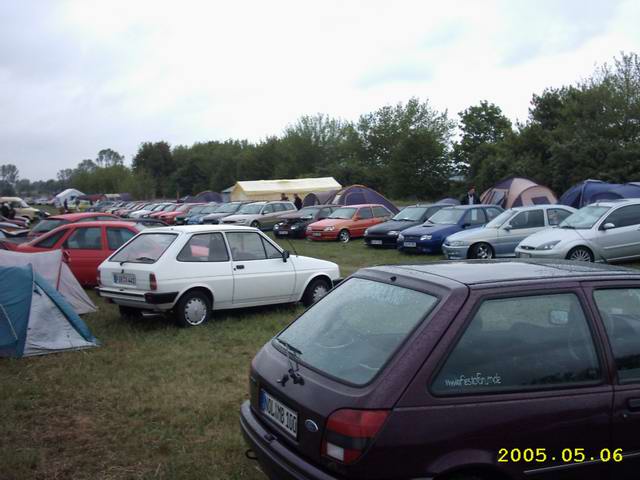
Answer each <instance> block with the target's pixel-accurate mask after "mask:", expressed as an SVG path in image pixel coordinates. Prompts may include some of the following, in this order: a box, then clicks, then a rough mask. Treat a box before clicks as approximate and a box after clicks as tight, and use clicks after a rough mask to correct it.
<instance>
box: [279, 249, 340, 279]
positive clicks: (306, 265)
mask: <svg viewBox="0 0 640 480" xmlns="http://www.w3.org/2000/svg"><path fill="white" fill-rule="evenodd" d="M289 259H290V260H291V261H293V266H294V267H295V269H296V271H302V270H324V271H326V270H334V271H335V274H334V276H332V280H335V279H336V278H338V277H339V276H340V267H339V266H338V264H336V263H333V262H329V261H327V260H320V259H319V258H313V257H305V256H303V255H295V254H294V253H291V257H289Z"/></svg>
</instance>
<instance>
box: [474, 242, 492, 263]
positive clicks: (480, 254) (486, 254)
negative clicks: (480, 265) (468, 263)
mask: <svg viewBox="0 0 640 480" xmlns="http://www.w3.org/2000/svg"><path fill="white" fill-rule="evenodd" d="M495 255H496V254H495V252H494V251H493V247H492V246H491V245H489V244H488V243H486V242H481V243H476V244H475V245H473V246H472V247H471V248H470V249H469V258H473V259H480V260H490V259H492V258H493V257H495Z"/></svg>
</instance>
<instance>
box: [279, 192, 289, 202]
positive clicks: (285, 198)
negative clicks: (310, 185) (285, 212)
mask: <svg viewBox="0 0 640 480" xmlns="http://www.w3.org/2000/svg"><path fill="white" fill-rule="evenodd" d="M280 201H282V202H288V201H289V197H287V196H286V195H285V194H284V193H281V194H280Z"/></svg>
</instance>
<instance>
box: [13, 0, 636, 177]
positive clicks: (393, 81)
mask: <svg viewBox="0 0 640 480" xmlns="http://www.w3.org/2000/svg"><path fill="white" fill-rule="evenodd" d="M0 19H2V28H1V29H0V112H1V114H0V164H5V163H13V164H15V165H16V166H17V167H18V168H19V170H20V176H21V178H29V179H31V180H41V179H47V178H55V175H56V172H57V171H58V170H61V169H64V168H73V167H75V166H76V165H77V164H78V163H79V162H80V161H81V160H83V159H85V158H95V157H96V154H97V152H98V151H100V150H101V149H103V148H111V149H113V150H116V151H118V152H120V153H121V154H123V155H124V156H125V158H126V162H127V163H129V162H130V161H131V158H132V157H133V156H134V155H135V153H136V151H137V149H138V146H139V145H140V143H142V142H146V141H160V140H165V141H168V142H169V143H170V144H172V145H191V144H193V143H194V142H203V141H210V140H226V139H228V138H234V139H248V140H250V141H254V142H257V141H260V140H261V139H264V138H265V137H266V136H269V135H278V134H280V133H281V132H282V131H283V130H284V128H285V127H286V126H287V125H288V124H292V123H294V122H295V121H296V120H297V119H298V118H299V117H300V116H302V115H313V114H316V113H325V114H328V115H330V116H332V117H337V118H342V119H345V120H356V119H357V118H358V116H359V115H361V114H364V113H367V112H371V111H374V110H376V109H378V108H380V107H382V106H384V105H389V104H396V103H398V102H405V101H407V100H408V99H409V98H411V97H418V98H420V99H421V100H423V101H424V100H428V101H429V102H430V104H431V105H432V107H434V108H436V109H437V110H439V111H444V110H446V111H447V112H448V114H449V116H450V117H451V118H455V119H457V114H458V113H459V112H461V111H462V110H464V109H465V108H468V107H469V106H472V105H477V104H479V102H480V101H481V100H488V101H489V102H493V103H495V104H496V105H498V106H499V107H500V108H501V109H502V110H503V112H504V114H505V115H507V116H508V117H509V118H510V119H511V120H512V121H514V122H515V121H517V120H520V121H524V120H526V118H527V112H528V108H529V102H530V100H531V97H532V95H533V94H534V93H541V92H542V91H543V90H544V89H545V88H547V87H560V86H562V85H569V84H574V83H576V82H577V81H580V80H581V79H585V78H587V77H589V76H590V75H591V74H592V73H593V72H594V70H595V69H596V68H597V66H599V65H602V64H603V63H605V62H609V63H611V62H612V60H613V58H614V57H615V56H617V55H619V54H620V52H622V51H624V52H626V53H631V52H636V53H638V51H639V50H640V48H638V47H640V29H639V28H637V25H638V23H640V2H638V1H637V0H597V1H596V0H562V1H558V0H535V1H534V0H526V1H525V0H482V1H479V0H469V1H463V0H457V1H456V0H451V1H446V2H445V1H438V2H436V1H430V0H418V1H410V0H398V1H395V2H390V1H388V0H384V1H379V0H317V1H316V0H314V1H311V0H292V1H290V0H272V1H265V0H234V1H233V2H222V1H216V0H203V1H195V0H181V1H175V0H172V1H164V0H135V1H131V0H109V1H107V2H105V1H93V0H70V1H64V0H58V1H48V0H5V1H3V2H1V3H0Z"/></svg>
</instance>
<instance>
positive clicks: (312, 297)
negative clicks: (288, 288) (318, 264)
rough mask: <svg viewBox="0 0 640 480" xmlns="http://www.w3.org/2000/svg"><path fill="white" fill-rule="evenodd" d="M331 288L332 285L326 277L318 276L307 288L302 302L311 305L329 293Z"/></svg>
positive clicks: (306, 305)
mask: <svg viewBox="0 0 640 480" xmlns="http://www.w3.org/2000/svg"><path fill="white" fill-rule="evenodd" d="M330 290H331V285H330V284H329V282H328V281H327V280H326V279H325V278H316V279H314V280H312V281H311V283H309V285H307V288H306V290H305V291H304V294H303V295H302V304H303V305H304V306H305V307H310V306H311V305H313V304H314V303H316V302H317V301H318V300H320V299H321V298H322V297H324V296H325V295H326V294H327V293H329V291H330Z"/></svg>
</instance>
